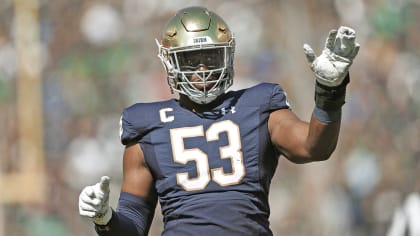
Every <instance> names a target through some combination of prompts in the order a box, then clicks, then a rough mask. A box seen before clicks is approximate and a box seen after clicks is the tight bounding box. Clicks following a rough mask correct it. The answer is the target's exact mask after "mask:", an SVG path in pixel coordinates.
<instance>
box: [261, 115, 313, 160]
mask: <svg viewBox="0 0 420 236" xmlns="http://www.w3.org/2000/svg"><path fill="white" fill-rule="evenodd" d="M268 128H269V132H270V137H271V141H272V142H273V144H274V145H275V146H276V147H277V148H278V149H279V150H280V152H281V153H282V154H283V155H284V156H285V157H286V158H288V159H289V160H291V161H294V162H301V159H304V158H306V157H307V156H308V152H307V149H306V148H305V143H306V139H307V137H308V131H309V124H308V123H307V122H304V121H302V120H300V119H299V118H298V117H297V116H296V114H294V113H293V112H292V111H290V110H289V109H281V110H277V111H274V112H272V113H271V114H270V117H269V119H268Z"/></svg>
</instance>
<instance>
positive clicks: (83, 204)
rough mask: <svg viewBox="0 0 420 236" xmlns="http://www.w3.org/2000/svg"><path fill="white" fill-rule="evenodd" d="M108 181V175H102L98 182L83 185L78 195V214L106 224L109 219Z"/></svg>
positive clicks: (100, 223) (110, 210)
mask: <svg viewBox="0 0 420 236" xmlns="http://www.w3.org/2000/svg"><path fill="white" fill-rule="evenodd" d="M109 181H110V178H109V177H108V176H102V177H101V180H100V182H99V183H97V184H95V185H92V186H87V187H85V188H84V189H83V190H82V192H81V193H80V195H79V214H80V215H81V216H87V217H89V218H91V219H92V220H93V222H95V223H96V224H98V225H106V224H107V223H108V222H109V221H110V220H111V216H112V209H111V207H110V206H109Z"/></svg>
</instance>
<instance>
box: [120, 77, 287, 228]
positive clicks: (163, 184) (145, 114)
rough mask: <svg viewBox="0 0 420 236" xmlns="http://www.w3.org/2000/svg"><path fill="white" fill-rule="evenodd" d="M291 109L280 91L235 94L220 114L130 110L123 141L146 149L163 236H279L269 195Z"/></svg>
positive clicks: (157, 107) (167, 107)
mask: <svg viewBox="0 0 420 236" xmlns="http://www.w3.org/2000/svg"><path fill="white" fill-rule="evenodd" d="M287 108H289V105H288V102H287V98H286V95H285V93H284V91H283V90H282V88H281V87H280V86H279V85H276V84H269V83H262V84H259V85H256V86H254V87H251V88H248V89H244V90H239V91H230V92H228V93H227V94H226V95H225V100H224V102H223V103H222V104H220V105H219V106H217V107H216V108H214V109H213V110H212V111H208V112H204V113H196V112H194V111H191V110H188V109H186V108H184V107H182V106H180V104H179V103H178V101H177V100H175V99H172V100H167V101H162V102H155V103H137V104H135V105H133V106H131V107H128V108H126V109H125V110H124V112H123V115H122V119H121V122H122V123H121V127H122V130H121V141H122V143H123V144H124V145H128V144H132V143H140V145H141V148H142V150H143V153H144V156H145V160H146V163H147V165H148V167H149V168H150V170H151V172H152V175H153V177H154V179H155V188H156V191H157V193H158V196H159V202H160V204H161V208H162V214H163V217H164V223H165V227H164V232H163V234H162V235H165V236H168V235H201V236H204V235H212V236H214V235H241V236H245V235H252V236H256V235H272V233H271V230H270V228H269V222H268V218H269V214H270V210H269V205H268V192H269V186H270V181H271V179H272V177H273V175H274V171H275V169H276V166H277V161H278V155H279V153H278V151H277V150H276V148H275V147H273V145H272V143H271V141H270V136H269V133H268V125H267V121H268V117H269V115H270V113H271V112H272V111H275V110H278V109H287Z"/></svg>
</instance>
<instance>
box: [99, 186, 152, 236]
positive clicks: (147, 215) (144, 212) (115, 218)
mask: <svg viewBox="0 0 420 236" xmlns="http://www.w3.org/2000/svg"><path fill="white" fill-rule="evenodd" d="M155 207H156V203H149V202H147V201H146V200H145V199H143V198H141V197H138V196H135V195H133V194H130V193H126V192H121V195H120V198H119V201H118V207H117V210H116V211H113V212H112V218H111V220H110V221H109V222H108V224H107V225H95V230H96V232H97V233H98V235H99V236H121V235H125V236H131V235H132V236H139V235H145V236H146V235H147V234H148V232H149V229H150V225H151V223H152V220H153V216H154V213H155Z"/></svg>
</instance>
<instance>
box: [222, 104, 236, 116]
mask: <svg viewBox="0 0 420 236" xmlns="http://www.w3.org/2000/svg"><path fill="white" fill-rule="evenodd" d="M221 111H222V115H226V114H227V113H229V112H231V113H232V114H235V113H236V109H235V106H231V107H223V108H222V109H221Z"/></svg>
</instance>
